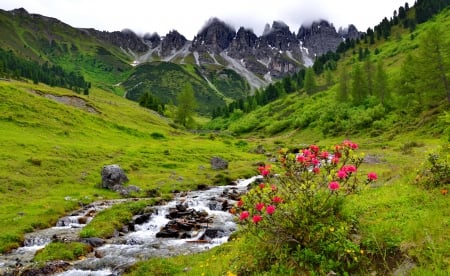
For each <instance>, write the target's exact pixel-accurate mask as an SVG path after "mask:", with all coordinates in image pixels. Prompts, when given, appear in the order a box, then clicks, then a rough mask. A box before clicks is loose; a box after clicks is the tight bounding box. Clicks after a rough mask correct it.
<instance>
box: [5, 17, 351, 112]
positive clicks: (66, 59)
mask: <svg viewBox="0 0 450 276" xmlns="http://www.w3.org/2000/svg"><path fill="white" fill-rule="evenodd" d="M358 35H359V33H358V31H357V30H356V28H354V26H350V27H349V28H348V29H346V31H339V32H337V31H336V29H335V28H334V27H333V25H332V24H330V23H328V22H327V21H324V20H321V21H318V22H314V23H313V24H312V25H311V26H302V27H301V28H300V29H299V31H298V33H297V35H296V34H295V33H294V32H291V30H290V29H289V26H287V25H286V24H285V23H283V22H281V21H274V22H273V23H272V25H267V26H266V29H265V31H264V33H263V34H262V35H261V36H257V35H255V33H254V32H253V31H252V30H250V29H246V28H245V27H240V28H239V29H238V30H237V31H236V30H235V29H234V28H233V27H231V26H229V25H228V24H226V23H225V22H223V21H221V20H220V19H218V18H211V19H210V21H209V22H208V23H207V24H206V25H205V27H203V28H202V29H201V30H200V31H199V32H198V34H197V35H196V36H195V37H194V38H193V39H192V40H188V39H187V38H185V37H184V36H183V35H182V34H180V33H178V32H177V31H171V32H169V33H168V34H166V35H165V36H159V34H157V33H153V34H145V35H143V36H138V35H137V34H135V33H134V32H133V31H131V30H123V31H116V32H106V31H98V30H95V29H92V28H87V29H86V28H73V27H71V26H69V25H67V24H65V23H63V22H61V21H59V20H58V19H55V18H50V17H46V16H43V15H37V14H29V13H28V12H27V11H26V10H25V9H23V8H20V9H15V10H12V11H3V10H0V38H1V40H0V47H1V48H2V49H4V50H6V51H9V50H10V51H12V53H13V54H14V55H16V56H17V57H20V58H22V59H24V60H31V61H34V62H37V63H39V64H43V63H45V62H48V63H49V64H50V65H58V66H61V67H62V68H63V69H65V70H68V71H69V72H72V71H73V72H76V73H77V74H81V75H82V76H84V77H85V79H86V80H87V81H88V82H92V83H93V85H94V86H99V87H102V88H103V89H107V90H110V91H114V92H115V93H117V94H120V95H124V96H125V97H127V98H129V99H131V100H135V101H138V100H139V99H140V98H141V97H142V96H143V95H144V94H145V93H147V92H149V93H151V94H152V95H153V96H155V97H157V98H159V99H160V100H161V101H162V102H164V103H169V102H174V103H176V95H177V94H178V93H179V92H180V91H181V90H182V89H183V87H184V86H185V84H186V82H188V83H190V84H191V86H192V87H194V90H195V91H196V95H195V96H196V99H197V101H198V110H197V111H198V112H200V113H202V114H208V113H210V112H211V111H212V110H213V109H215V108H217V107H220V106H223V105H224V104H225V103H227V102H230V101H234V100H239V99H242V98H243V97H245V96H246V95H249V94H251V93H252V91H253V90H254V89H257V88H261V87H265V86H267V85H268V84H270V83H271V82H273V81H276V80H278V79H281V78H283V77H285V76H288V75H292V74H294V73H296V72H298V71H299V70H301V69H302V68H305V66H311V65H312V63H313V60H314V59H315V57H316V56H319V55H322V54H324V53H326V52H328V51H334V50H336V48H337V47H338V46H339V44H340V43H341V42H342V41H343V40H344V39H345V38H356V37H357V36H358ZM164 63H169V64H164ZM166 70H167V71H166ZM191 77H192V78H191Z"/></svg>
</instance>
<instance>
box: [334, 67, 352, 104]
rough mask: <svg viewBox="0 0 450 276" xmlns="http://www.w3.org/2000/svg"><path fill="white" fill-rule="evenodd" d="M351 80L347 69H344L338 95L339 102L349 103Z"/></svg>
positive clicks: (340, 78) (341, 73) (340, 77)
mask: <svg viewBox="0 0 450 276" xmlns="http://www.w3.org/2000/svg"><path fill="white" fill-rule="evenodd" d="M349 80H350V77H349V75H348V73H347V69H346V68H345V67H343V68H342V69H341V70H340V74H339V90H338V93H337V94H336V99H337V101H339V102H347V101H348V100H349V98H350V96H349Z"/></svg>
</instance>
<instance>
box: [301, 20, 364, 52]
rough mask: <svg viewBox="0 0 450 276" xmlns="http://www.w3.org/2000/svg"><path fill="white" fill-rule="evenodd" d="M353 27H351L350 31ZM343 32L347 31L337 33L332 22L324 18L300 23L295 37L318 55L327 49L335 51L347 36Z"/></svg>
mask: <svg viewBox="0 0 450 276" xmlns="http://www.w3.org/2000/svg"><path fill="white" fill-rule="evenodd" d="M353 27H354V26H353ZM355 29H356V28H354V29H353V28H352V33H353V32H354V30H355ZM345 32H347V31H342V33H341V32H339V33H338V32H336V29H335V28H334V26H333V24H330V23H329V22H328V21H326V20H319V21H314V22H313V23H312V24H311V25H309V26H305V25H302V26H301V27H300V29H299V30H298V33H297V38H298V39H299V40H300V41H301V42H302V46H303V47H305V48H308V50H309V52H310V54H313V55H315V56H320V55H323V54H325V53H327V52H328V51H335V50H336V49H337V47H338V46H339V44H340V43H341V42H342V41H344V39H345V38H347V36H345V35H344V33H345ZM356 32H357V30H356Z"/></svg>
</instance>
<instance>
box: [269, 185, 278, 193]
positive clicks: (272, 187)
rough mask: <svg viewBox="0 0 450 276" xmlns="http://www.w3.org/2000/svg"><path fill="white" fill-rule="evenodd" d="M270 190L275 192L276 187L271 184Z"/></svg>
mask: <svg viewBox="0 0 450 276" xmlns="http://www.w3.org/2000/svg"><path fill="white" fill-rule="evenodd" d="M270 188H271V189H272V192H275V191H276V190H277V186H275V185H273V184H272V186H270Z"/></svg>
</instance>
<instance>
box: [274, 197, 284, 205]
mask: <svg viewBox="0 0 450 276" xmlns="http://www.w3.org/2000/svg"><path fill="white" fill-rule="evenodd" d="M272 202H273V203H282V202H283V200H282V199H281V197H279V196H274V197H273V198H272Z"/></svg>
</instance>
